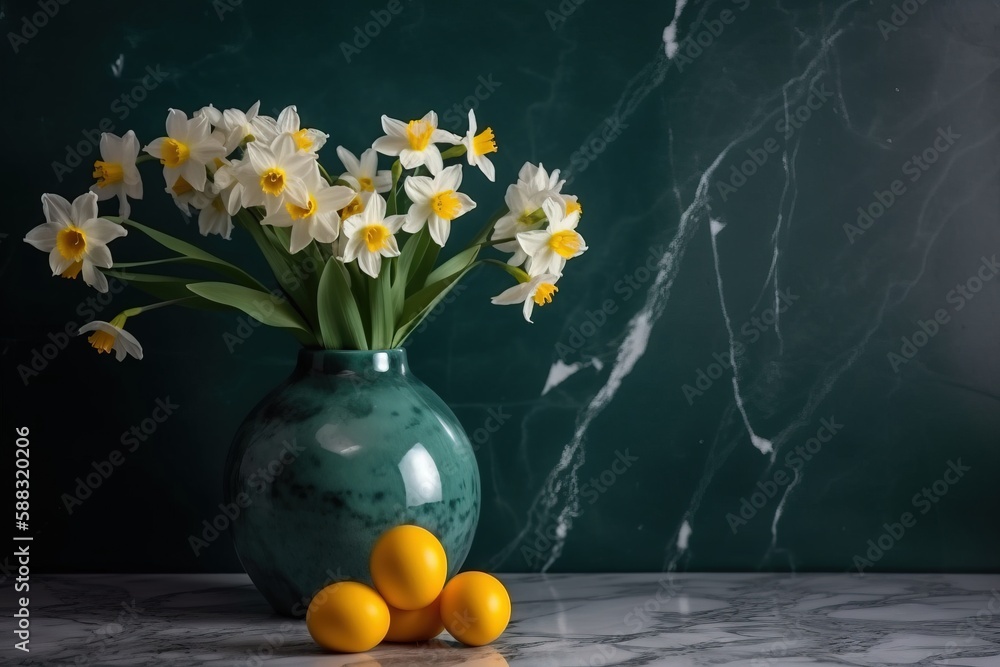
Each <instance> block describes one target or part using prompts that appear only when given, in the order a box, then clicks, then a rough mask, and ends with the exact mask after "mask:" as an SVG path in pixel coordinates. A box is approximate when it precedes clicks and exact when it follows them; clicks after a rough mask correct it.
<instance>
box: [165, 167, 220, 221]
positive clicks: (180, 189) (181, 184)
mask: <svg viewBox="0 0 1000 667" xmlns="http://www.w3.org/2000/svg"><path fill="white" fill-rule="evenodd" d="M205 186H206V189H205V191H202V190H195V189H194V188H193V187H191V184H190V183H188V182H187V181H185V180H184V177H183V176H181V177H179V178H178V179H177V181H176V182H175V183H174V184H173V185H169V186H167V187H166V188H164V190H163V191H164V192H166V193H167V194H169V195H170V196H171V198H173V200H174V204H176V205H177V208H179V209H180V210H181V213H183V214H184V217H186V218H190V217H191V209H192V208H196V209H203V208H205V207H206V206H208V204H209V202H210V201H211V198H212V197H213V196H214V195H215V190H214V187H213V186H212V184H211V183H208V182H206V183H205Z"/></svg>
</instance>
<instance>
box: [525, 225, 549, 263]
mask: <svg viewBox="0 0 1000 667" xmlns="http://www.w3.org/2000/svg"><path fill="white" fill-rule="evenodd" d="M549 237H550V234H549V233H548V232H544V231H541V230H538V231H533V232H521V233H520V234H518V235H517V242H518V244H519V245H520V246H521V247H522V248H523V249H524V252H526V253H527V254H528V256H531V257H533V256H534V255H535V254H537V253H538V252H539V251H541V250H542V249H543V248H545V247H546V246H547V245H548V243H549Z"/></svg>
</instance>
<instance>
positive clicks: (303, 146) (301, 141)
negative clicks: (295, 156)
mask: <svg viewBox="0 0 1000 667" xmlns="http://www.w3.org/2000/svg"><path fill="white" fill-rule="evenodd" d="M292 139H294V140H295V145H296V146H298V147H299V150H300V151H307V150H309V149H310V148H312V145H313V140H312V139H311V138H310V137H309V130H307V129H306V128H302V129H301V130H299V131H298V132H295V133H294V134H292Z"/></svg>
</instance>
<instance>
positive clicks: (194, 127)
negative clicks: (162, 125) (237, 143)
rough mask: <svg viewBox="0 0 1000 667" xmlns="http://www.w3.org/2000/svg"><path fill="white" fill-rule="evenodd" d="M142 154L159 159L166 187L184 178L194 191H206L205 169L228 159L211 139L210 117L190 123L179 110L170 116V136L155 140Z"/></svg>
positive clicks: (168, 125) (173, 110)
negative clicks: (225, 158) (218, 159)
mask: <svg viewBox="0 0 1000 667" xmlns="http://www.w3.org/2000/svg"><path fill="white" fill-rule="evenodd" d="M143 150H145V151H146V152H147V153H149V154H150V155H152V156H153V157H157V158H159V159H160V163H161V164H162V165H163V178H164V180H165V181H166V182H167V187H173V185H174V183H176V182H177V179H178V178H181V177H183V178H184V180H186V181H187V182H188V183H190V184H191V186H192V187H193V188H194V189H195V190H204V189H205V181H206V180H207V176H206V174H205V168H206V166H207V165H209V164H211V163H212V162H214V161H215V159H216V158H221V157H225V156H226V148H225V146H223V145H222V144H221V143H220V142H219V140H218V139H217V138H216V137H214V136H212V126H211V123H209V120H208V116H205V115H202V116H197V117H195V118H191V119H190V120H189V119H188V117H187V114H185V113H184V112H183V111H178V110H177V109H171V110H170V111H169V113H168V114H167V136H165V137H160V138H159V139H155V140H154V141H153V142H152V143H151V144H149V145H148V146H146V147H145V148H144V149H143Z"/></svg>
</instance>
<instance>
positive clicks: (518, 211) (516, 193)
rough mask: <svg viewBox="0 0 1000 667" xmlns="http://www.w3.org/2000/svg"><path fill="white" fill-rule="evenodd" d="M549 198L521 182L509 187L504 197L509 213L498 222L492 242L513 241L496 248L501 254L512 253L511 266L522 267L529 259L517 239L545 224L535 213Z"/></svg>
mask: <svg viewBox="0 0 1000 667" xmlns="http://www.w3.org/2000/svg"><path fill="white" fill-rule="evenodd" d="M547 196H548V193H547V192H540V193H536V192H533V191H532V190H531V189H529V188H527V187H525V186H524V185H523V184H522V183H520V182H519V183H515V184H514V185H509V186H507V193H506V194H505V195H504V203H505V204H506V205H507V213H505V214H504V215H503V216H502V217H501V218H500V219H499V220H497V223H496V225H494V227H493V234H492V236H491V237H490V240H491V241H498V240H501V239H512V240H510V241H505V242H504V243H498V244H496V246H495V247H496V249H497V250H499V251H501V252H509V253H512V254H511V257H510V259H508V260H507V263H508V264H510V265H511V266H521V265H522V264H524V262H525V260H527V259H528V255H527V254H525V252H524V250H523V249H522V248H521V246H520V244H519V243H518V242H517V240H516V237H517V235H518V234H520V233H521V232H528V231H532V230H535V229H540V228H541V227H542V226H543V225H544V224H545V220H544V219H542V218H541V216H536V215H535V213H536V211H538V210H539V209H540V208H541V207H542V202H543V201H545V199H546V197H547Z"/></svg>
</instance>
